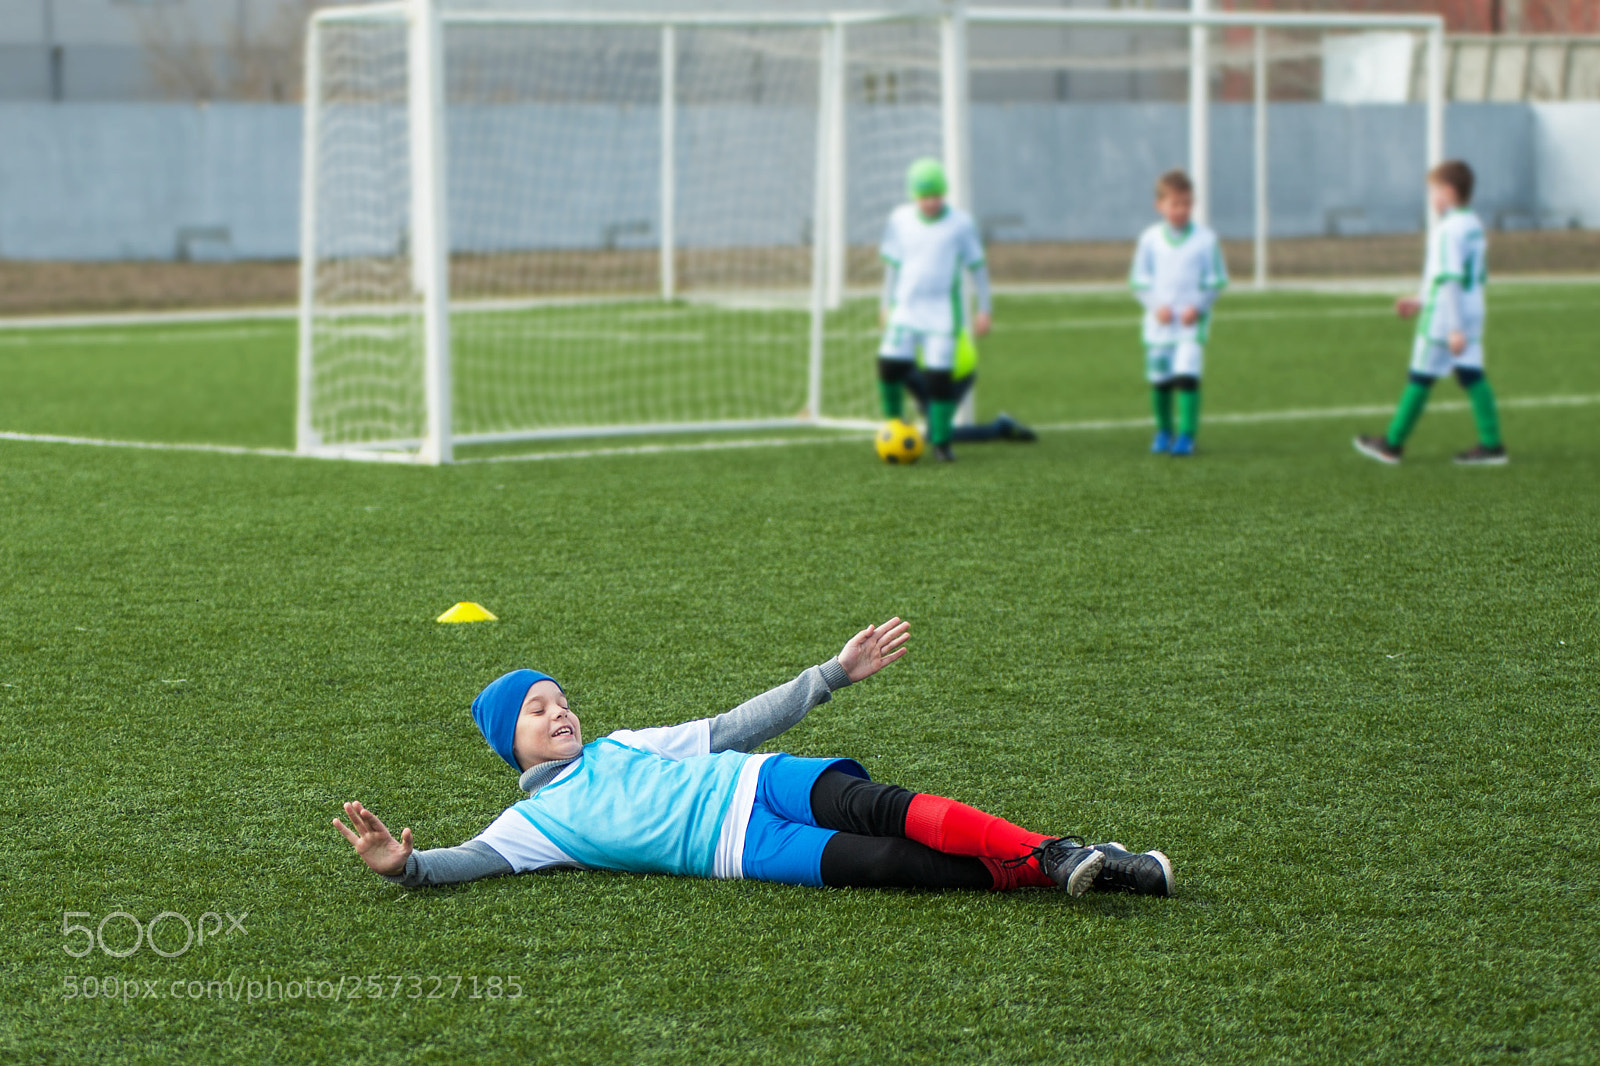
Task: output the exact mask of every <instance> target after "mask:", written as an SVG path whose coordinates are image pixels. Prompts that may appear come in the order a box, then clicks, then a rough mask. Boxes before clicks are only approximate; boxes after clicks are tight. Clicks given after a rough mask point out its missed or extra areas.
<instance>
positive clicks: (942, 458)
mask: <svg viewBox="0 0 1600 1066" xmlns="http://www.w3.org/2000/svg"><path fill="white" fill-rule="evenodd" d="M933 461H934V462H936V463H953V462H955V461H956V453H955V452H953V451H951V450H950V445H948V444H935V445H934V446H933Z"/></svg>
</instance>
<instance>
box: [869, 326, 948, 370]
mask: <svg viewBox="0 0 1600 1066" xmlns="http://www.w3.org/2000/svg"><path fill="white" fill-rule="evenodd" d="M918 349H921V350H922V368H923V369H924V370H953V369H955V365H956V339H955V337H954V336H953V335H952V334H949V333H928V332H925V331H923V330H920V329H912V328H911V327H909V326H896V325H890V327H889V328H888V329H886V330H884V332H883V344H881V345H880V346H879V347H878V358H880V359H899V360H903V361H905V362H908V363H909V362H914V361H915V360H916V358H917V350H918Z"/></svg>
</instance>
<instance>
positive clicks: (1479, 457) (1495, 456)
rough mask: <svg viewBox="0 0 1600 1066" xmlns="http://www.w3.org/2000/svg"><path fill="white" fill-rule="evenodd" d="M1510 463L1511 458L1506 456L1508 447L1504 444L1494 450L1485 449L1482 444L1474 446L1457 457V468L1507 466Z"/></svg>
mask: <svg viewBox="0 0 1600 1066" xmlns="http://www.w3.org/2000/svg"><path fill="white" fill-rule="evenodd" d="M1510 461H1511V457H1510V456H1509V455H1507V454H1506V446H1505V445H1504V444H1499V445H1496V446H1495V447H1493V448H1485V447H1484V446H1483V445H1481V444H1474V445H1473V446H1472V447H1471V448H1469V449H1468V450H1466V451H1464V452H1462V453H1461V454H1460V455H1458V456H1456V465H1457V466H1505V465H1506V464H1507V463H1509V462H1510Z"/></svg>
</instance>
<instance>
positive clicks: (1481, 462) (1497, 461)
mask: <svg viewBox="0 0 1600 1066" xmlns="http://www.w3.org/2000/svg"><path fill="white" fill-rule="evenodd" d="M1510 461H1511V460H1510V459H1509V458H1507V457H1506V456H1504V455H1497V456H1495V457H1494V458H1492V459H1457V460H1456V465H1457V466H1505V465H1506V464H1507V463H1509V462H1510Z"/></svg>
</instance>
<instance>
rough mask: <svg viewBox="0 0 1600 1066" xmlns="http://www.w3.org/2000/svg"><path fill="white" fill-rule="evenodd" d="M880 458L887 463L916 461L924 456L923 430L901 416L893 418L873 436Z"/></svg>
mask: <svg viewBox="0 0 1600 1066" xmlns="http://www.w3.org/2000/svg"><path fill="white" fill-rule="evenodd" d="M872 443H873V446H874V447H876V448H877V449H878V458H879V459H882V460H883V461H884V462H886V463H914V462H916V461H917V460H918V459H920V458H922V431H921V430H919V429H918V428H917V427H916V426H914V425H912V424H911V423H910V422H907V421H905V420H904V419H901V418H891V419H889V421H887V422H885V423H884V424H883V425H882V426H881V427H880V428H879V429H878V435H877V436H876V437H874V438H873V441H872Z"/></svg>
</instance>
